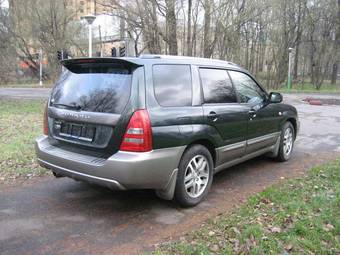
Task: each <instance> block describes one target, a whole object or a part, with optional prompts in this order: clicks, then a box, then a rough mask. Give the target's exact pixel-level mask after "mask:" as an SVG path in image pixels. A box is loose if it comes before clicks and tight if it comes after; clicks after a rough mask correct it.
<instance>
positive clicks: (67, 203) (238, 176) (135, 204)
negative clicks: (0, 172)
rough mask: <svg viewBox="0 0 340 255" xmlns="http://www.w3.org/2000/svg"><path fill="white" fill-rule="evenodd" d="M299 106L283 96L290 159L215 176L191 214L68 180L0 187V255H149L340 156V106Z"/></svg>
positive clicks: (146, 194)
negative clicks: (295, 118) (292, 116)
mask: <svg viewBox="0 0 340 255" xmlns="http://www.w3.org/2000/svg"><path fill="white" fill-rule="evenodd" d="M333 97H335V96H333ZM303 98H304V95H301V94H300V95H285V100H286V101H287V102H289V103H292V104H294V105H295V106H296V107H297V108H298V111H299V116H300V121H301V131H300V134H299V137H298V139H297V142H296V146H295V152H294V156H293V158H292V159H291V160H290V161H289V162H285V163H277V162H275V161H273V160H271V159H267V158H264V157H259V158H256V159H253V160H251V161H248V162H246V163H243V164H241V165H238V166H234V167H232V168H230V169H228V170H225V171H222V172H220V173H218V174H217V175H215V177H214V183H213V186H212V190H211V192H210V194H209V196H208V197H207V199H206V200H205V201H204V202H203V203H201V204H200V205H198V206H197V207H195V208H189V209H182V208H179V207H178V206H177V205H176V204H175V203H173V202H171V201H163V200H161V199H158V198H157V197H156V196H155V194H154V192H152V191H127V192H118V191H110V190H107V189H105V188H101V187H95V186H90V185H88V184H85V183H81V182H75V181H73V180H71V179H67V178H61V179H54V178H53V177H43V178H38V179H36V180H34V181H30V182H28V183H26V184H24V185H22V186H19V187H7V188H5V189H4V188H1V187H0V254H2V255H7V254H10V255H15V254H136V253H140V252H142V251H148V250H151V249H153V248H154V247H155V246H157V245H158V244H159V243H161V242H164V241H169V240H171V239H176V238H178V237H179V236H180V235H182V234H183V233H186V232H188V231H190V230H192V229H193V228H195V227H198V226H200V225H201V224H202V223H203V222H204V221H206V220H207V219H209V218H212V217H214V216H216V215H218V214H220V213H225V212H228V211H230V210H232V209H233V208H235V207H236V206H239V205H240V204H241V203H242V202H244V201H245V200H246V199H247V197H249V196H250V195H252V194H254V193H256V192H259V191H261V190H263V189H264V188H265V187H267V186H269V185H272V184H274V183H277V182H280V181H283V180H284V179H286V178H292V177H296V176H301V175H303V174H305V173H306V170H307V169H309V168H310V167H312V166H314V165H317V164H322V163H324V162H327V161H329V160H330V159H332V158H335V157H336V156H340V106H330V105H327V106H325V105H323V106H313V105H309V104H306V103H303V102H302V101H301V100H302V99H303ZM338 98H339V96H338Z"/></svg>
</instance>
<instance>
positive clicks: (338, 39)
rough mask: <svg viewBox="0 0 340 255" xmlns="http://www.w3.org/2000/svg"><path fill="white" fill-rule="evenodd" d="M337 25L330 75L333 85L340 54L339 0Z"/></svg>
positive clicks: (339, 4) (339, 1)
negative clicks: (333, 59) (333, 58)
mask: <svg viewBox="0 0 340 255" xmlns="http://www.w3.org/2000/svg"><path fill="white" fill-rule="evenodd" d="M337 18H338V22H337V23H338V26H337V29H336V35H335V41H334V44H335V45H334V51H335V54H336V58H335V63H334V64H333V70H332V77H331V84H332V85H335V84H336V80H337V76H338V68H339V58H340V54H339V50H340V49H339V45H340V0H338V17H337Z"/></svg>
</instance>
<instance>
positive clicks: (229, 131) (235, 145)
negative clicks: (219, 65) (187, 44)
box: [199, 68, 248, 164]
mask: <svg viewBox="0 0 340 255" xmlns="http://www.w3.org/2000/svg"><path fill="white" fill-rule="evenodd" d="M199 74H200V78H201V84H202V89H203V111H204V116H205V119H206V122H207V123H208V124H209V125H211V126H213V127H215V128H216V129H217V131H218V133H219V134H220V137H221V139H222V146H221V147H220V148H218V149H217V151H218V155H219V160H218V161H219V162H218V164H222V163H225V162H227V161H230V160H233V159H236V158H238V157H241V156H243V155H244V153H245V144H246V143H245V140H246V134H247V121H248V109H247V107H245V106H243V105H241V104H239V103H238V102H237V97H236V93H235V89H234V87H233V85H232V83H231V80H230V78H229V76H228V73H227V71H226V70H223V69H211V68H200V69H199Z"/></svg>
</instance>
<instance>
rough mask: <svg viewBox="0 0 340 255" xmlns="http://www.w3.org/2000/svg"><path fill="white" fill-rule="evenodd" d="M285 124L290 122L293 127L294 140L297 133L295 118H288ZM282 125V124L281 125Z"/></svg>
mask: <svg viewBox="0 0 340 255" xmlns="http://www.w3.org/2000/svg"><path fill="white" fill-rule="evenodd" d="M286 122H290V123H292V125H293V128H294V140H295V139H296V136H297V131H298V126H297V121H296V119H295V118H288V119H287V120H286ZM283 124H284V123H283Z"/></svg>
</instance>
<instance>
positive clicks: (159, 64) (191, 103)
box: [151, 63, 194, 108]
mask: <svg viewBox="0 0 340 255" xmlns="http://www.w3.org/2000/svg"><path fill="white" fill-rule="evenodd" d="M170 65H171V66H188V67H189V70H190V81H191V96H190V97H191V100H190V105H176V106H175V105H174V106H167V105H162V104H161V103H160V102H159V101H158V99H157V96H156V91H155V84H156V83H155V80H154V69H153V67H154V66H170ZM151 69H152V88H153V96H154V98H155V100H156V102H157V104H158V105H159V106H160V107H162V108H169V107H170V108H174V107H192V106H193V97H194V91H193V90H194V88H193V79H192V78H193V76H192V65H191V64H177V63H157V64H152V65H151Z"/></svg>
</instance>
